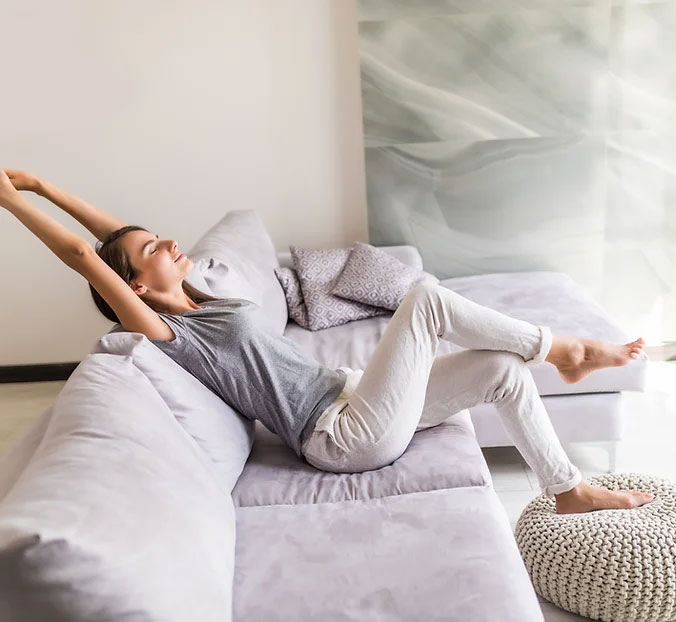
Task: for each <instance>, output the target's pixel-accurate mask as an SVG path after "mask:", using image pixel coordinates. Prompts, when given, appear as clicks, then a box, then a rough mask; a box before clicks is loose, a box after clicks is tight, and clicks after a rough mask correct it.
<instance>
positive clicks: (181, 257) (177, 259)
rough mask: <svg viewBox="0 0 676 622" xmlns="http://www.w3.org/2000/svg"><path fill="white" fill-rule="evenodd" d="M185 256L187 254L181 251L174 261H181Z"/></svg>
mask: <svg viewBox="0 0 676 622" xmlns="http://www.w3.org/2000/svg"><path fill="white" fill-rule="evenodd" d="M184 257H185V255H184V254H183V253H181V254H180V255H179V256H178V257H176V259H175V260H174V263H176V262H177V261H180V260H181V259H183V258H184Z"/></svg>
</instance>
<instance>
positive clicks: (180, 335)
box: [149, 312, 190, 345]
mask: <svg viewBox="0 0 676 622" xmlns="http://www.w3.org/2000/svg"><path fill="white" fill-rule="evenodd" d="M157 315H159V316H160V318H162V320H164V323H165V324H167V325H168V326H169V328H171V330H172V331H173V332H174V335H176V338H175V339H174V340H172V341H166V340H165V339H149V341H150V342H151V343H159V342H163V343H164V344H167V343H170V344H174V343H175V344H176V345H178V344H179V343H183V342H185V341H188V340H189V339H190V337H189V333H188V330H187V328H186V327H185V322H184V319H183V318H182V317H180V316H177V315H170V314H168V313H161V312H158V313H157Z"/></svg>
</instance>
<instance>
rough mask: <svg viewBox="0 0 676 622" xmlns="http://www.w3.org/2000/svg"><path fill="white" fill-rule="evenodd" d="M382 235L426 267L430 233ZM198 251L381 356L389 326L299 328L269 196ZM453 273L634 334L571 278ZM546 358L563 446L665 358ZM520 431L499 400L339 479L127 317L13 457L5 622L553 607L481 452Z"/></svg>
mask: <svg viewBox="0 0 676 622" xmlns="http://www.w3.org/2000/svg"><path fill="white" fill-rule="evenodd" d="M382 248H383V249H384V250H386V251H387V252H390V253H391V254H393V255H394V256H396V257H397V258H399V259H400V260H401V261H403V262H405V263H408V264H409V265H414V266H417V267H419V268H421V269H422V261H421V259H420V254H419V253H418V251H417V250H416V249H415V248H414V247H412V246H406V245H400V246H390V247H382ZM188 256H189V257H190V258H191V259H192V260H193V261H194V263H195V268H194V270H193V272H192V273H191V274H190V276H189V281H190V282H191V283H193V284H194V285H195V286H198V287H200V288H201V289H203V290H204V291H207V292H210V293H213V294H215V295H219V296H235V297H242V298H247V299H251V300H254V301H255V302H257V304H259V307H260V318H261V321H265V322H266V323H267V325H268V327H269V330H272V331H276V332H277V333H278V334H279V335H283V336H284V337H286V338H289V339H291V340H293V341H295V342H296V343H298V344H300V345H301V346H302V347H304V348H305V349H306V351H307V353H308V356H313V357H315V358H316V359H317V360H318V361H320V362H322V363H324V364H326V365H332V366H335V367H338V366H341V365H343V366H349V367H351V368H353V369H354V368H365V366H366V364H367V362H368V359H369V355H370V353H371V352H372V351H373V349H374V348H375V345H376V344H377V342H378V339H379V337H380V335H381V334H382V332H383V330H384V328H385V326H386V325H387V321H388V317H389V315H383V316H378V317H372V318H368V319H362V320H358V321H354V322H349V323H346V324H343V325H340V326H335V327H332V328H328V329H325V330H322V331H314V332H312V331H309V330H306V329H303V328H301V327H300V326H299V325H297V324H295V323H293V322H291V321H289V320H288V316H286V306H285V304H286V303H285V300H284V297H283V292H282V291H281V288H280V285H279V283H278V282H277V281H276V278H275V277H274V273H273V270H274V267H276V266H280V265H291V264H290V257H289V253H287V252H284V251H278V250H276V249H275V248H274V246H273V244H272V242H271V240H270V237H269V235H268V233H267V231H266V230H265V228H264V225H263V223H262V221H261V219H260V218H259V217H258V215H257V214H256V212H255V210H233V211H230V212H228V213H227V214H226V215H225V216H224V217H223V218H222V219H221V220H220V221H219V222H217V223H216V224H215V225H214V226H213V227H212V228H211V229H210V230H209V231H207V232H206V233H205V235H204V236H202V238H200V240H199V241H198V242H197V243H196V244H195V245H194V247H193V248H192V249H191V251H190V252H189V253H188ZM441 285H442V286H444V287H450V288H452V289H454V290H455V291H458V292H459V293H461V294H463V295H466V296H467V297H469V298H472V299H473V300H475V301H477V302H480V303H482V304H486V305H488V306H493V307H494V308H497V309H499V310H501V311H505V312H507V313H511V314H513V315H515V316H517V317H521V318H523V319H527V320H530V321H533V322H536V323H546V324H549V325H550V326H551V327H552V330H553V331H554V332H563V333H568V334H579V335H590V336H597V337H600V338H606V339H610V340H618V341H620V340H623V339H624V338H625V335H623V334H622V332H621V330H620V329H619V327H617V326H616V325H615V324H614V323H613V321H612V319H611V318H609V317H608V316H607V315H606V314H605V313H604V312H603V309H601V308H600V307H599V305H597V304H596V303H595V302H594V301H593V300H592V299H590V298H589V297H588V296H586V295H585V294H584V293H583V291H582V290H581V288H580V287H579V286H577V285H576V284H575V283H574V282H573V281H572V280H571V279H570V278H568V277H566V276H565V275H563V274H559V273H552V272H539V273H538V272H530V273H513V274H501V275H497V274H496V275H481V276H477V277H463V278H455V279H445V280H442V281H441ZM390 315H391V314H390ZM442 348H443V349H442ZM454 348H455V346H454V345H453V344H446V343H443V344H442V346H441V348H440V353H441V352H442V351H443V352H447V351H451V350H452V349H454ZM550 368H551V369H550ZM531 370H532V373H533V376H534V378H535V380H536V384H537V385H538V387H539V389H540V392H541V394H542V395H544V396H546V397H545V398H544V399H545V403H546V405H547V408H548V410H549V412H550V415H551V416H552V420H553V423H554V425H555V427H556V428H557V430H558V431H559V433H560V435H561V436H562V438H563V439H564V440H566V441H582V440H603V441H612V440H617V439H619V438H621V425H620V422H621V408H620V406H621V391H624V390H641V388H642V387H643V382H644V371H645V357H642V358H641V359H639V360H637V361H634V362H632V363H630V364H629V365H628V366H627V367H626V368H622V369H619V368H618V369H617V370H616V371H615V372H611V371H608V372H607V373H603V372H606V370H601V371H599V372H597V373H596V374H595V377H589V378H588V379H585V380H584V381H582V382H580V383H577V385H565V383H563V382H560V381H559V379H558V375H557V374H556V373H555V372H556V370H555V369H554V368H553V367H552V366H551V365H549V364H548V363H545V364H543V365H541V366H538V367H532V368H531ZM582 423H584V425H582ZM500 444H511V442H510V440H509V438H508V437H506V434H505V432H504V429H502V427H501V424H500V421H499V418H498V416H497V412H496V411H495V410H494V409H492V406H491V405H489V404H482V405H480V406H477V407H476V408H473V409H470V410H469V411H467V410H465V411H462V412H460V413H457V414H455V415H454V416H452V417H450V418H449V419H448V420H446V421H445V422H444V423H442V424H441V425H439V426H436V427H434V428H430V429H426V430H423V431H420V432H418V433H416V434H415V435H414V437H413V440H412V441H411V444H410V445H409V447H408V448H407V450H406V451H405V452H404V454H403V455H402V456H401V457H400V458H399V459H398V460H396V461H395V462H394V463H392V464H391V465H387V466H385V467H383V468H381V469H378V470H376V471H368V472H364V473H359V474H334V473H327V472H322V471H319V470H317V469H315V468H314V467H312V466H311V465H309V464H308V463H307V462H306V461H304V460H301V459H299V458H298V457H297V456H296V455H295V454H294V453H293V451H292V450H291V449H289V448H288V447H286V446H285V445H284V444H283V443H282V442H281V440H280V439H279V437H277V436H276V435H275V434H273V433H272V432H270V431H269V430H267V429H266V428H264V427H263V426H262V425H261V424H260V422H258V421H256V422H253V421H250V420H248V419H244V418H243V417H241V416H240V415H239V413H237V412H236V411H234V410H233V409H232V408H230V407H229V406H228V405H227V404H225V403H224V402H223V401H222V400H220V399H219V398H218V397H217V396H215V395H214V394H213V393H211V391H209V390H208V389H207V388H206V387H205V386H204V385H202V384H201V383H200V382H199V381H198V380H197V379H196V378H194V377H193V376H191V375H190V374H189V373H187V372H186V371H185V370H183V369H182V368H181V367H179V366H178V365H177V364H176V363H174V362H173V361H172V360H170V359H169V358H168V357H167V356H166V355H164V354H163V353H162V352H161V351H160V350H159V349H158V348H156V347H155V346H154V345H153V344H152V343H151V342H150V341H149V340H148V339H147V338H146V337H145V336H143V335H141V334H139V333H128V332H125V331H124V330H122V328H121V327H120V326H119V325H118V326H115V327H113V329H112V330H111V331H110V332H109V333H108V334H106V335H104V336H102V337H101V338H100V339H99V340H98V341H97V342H96V344H94V347H93V349H92V352H91V353H90V354H89V355H88V356H87V357H86V358H85V359H84V360H83V361H82V362H81V363H80V365H79V366H78V367H77V369H76V370H75V371H74V372H73V374H72V375H71V377H70V378H69V379H68V381H67V382H66V384H65V386H64V388H63V390H62V391H61V393H60V394H59V396H58V397H57V399H56V401H55V403H54V404H52V405H51V406H50V407H49V408H48V409H47V410H46V411H45V412H44V413H43V414H42V416H41V417H40V418H39V419H38V420H37V421H36V422H35V423H34V424H33V426H32V427H31V428H30V429H29V430H28V431H27V432H26V434H25V435H24V436H23V437H22V438H21V439H19V440H18V441H17V443H16V444H15V445H14V446H13V447H12V448H11V449H10V450H9V451H8V452H6V453H5V454H4V455H3V456H0V620H3V621H7V622H29V621H30V622H33V621H35V620H50V621H53V622H62V621H63V622H65V621H66V620H68V621H69V622H72V621H82V622H84V621H87V622H93V621H99V620H101V621H103V620H105V621H111V622H112V621H113V620H115V621H125V622H127V621H133V622H137V621H139V622H140V621H144V622H145V621H163V622H164V621H171V622H174V621H175V622H179V621H180V622H187V621H193V620H195V621H198V620H199V621H200V622H202V621H204V622H211V621H214V622H216V621H223V622H228V621H230V620H235V621H237V622H263V621H264V622H274V621H285V622H286V621H289V620H293V621H294V622H303V621H310V620H319V619H321V620H323V621H325V622H332V621H347V620H355V621H357V620H358V621H362V620H369V621H372V620H373V621H383V622H384V621H407V622H408V621H413V620H426V621H431V620H444V621H457V622H483V621H489V620H490V621H493V620H501V621H502V622H509V621H514V622H531V621H533V622H534V621H541V620H543V618H542V614H541V612H540V607H539V604H538V601H537V598H536V595H535V592H534V590H533V587H532V585H531V582H530V579H529V577H528V574H527V572H526V569H525V566H524V564H523V561H522V560H521V557H520V555H519V552H518V549H517V547H516V543H515V540H514V537H513V534H512V530H511V528H510V523H509V519H508V517H507V515H506V513H505V510H504V509H503V506H502V505H501V503H500V501H499V499H498V497H497V495H496V492H495V490H494V488H493V486H492V480H491V476H490V473H489V470H488V468H487V465H486V461H485V460H484V457H483V454H482V452H481V449H480V447H481V446H490V445H500ZM534 494H535V493H534Z"/></svg>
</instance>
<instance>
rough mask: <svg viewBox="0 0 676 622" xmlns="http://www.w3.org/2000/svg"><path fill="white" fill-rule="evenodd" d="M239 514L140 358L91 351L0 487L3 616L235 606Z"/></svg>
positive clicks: (175, 613)
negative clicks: (25, 456) (17, 469)
mask: <svg viewBox="0 0 676 622" xmlns="http://www.w3.org/2000/svg"><path fill="white" fill-rule="evenodd" d="M234 520H235V516H234V507H233V505H232V499H231V497H230V496H229V495H225V494H223V492H222V490H221V488H220V487H219V486H218V484H217V482H216V479H215V477H214V472H213V470H212V468H211V465H210V464H209V461H208V459H207V458H206V456H205V455H204V454H203V452H202V451H201V450H200V448H199V447H198V445H197V444H196V443H195V441H193V439H192V438H191V437H190V436H189V435H188V434H186V432H185V431H184V430H183V428H182V427H181V426H180V425H179V424H178V422H177V421H176V419H175V418H174V417H173V416H172V414H171V412H170V411H169V409H168V408H167V406H166V404H165V403H164V400H163V399H162V398H161V397H160V395H159V394H158V393H157V391H156V390H155V389H154V387H153V385H152V384H151V383H150V381H149V380H148V379H147V378H146V377H145V376H144V375H143V374H142V373H141V372H140V371H139V370H138V369H137V368H136V367H135V366H134V365H133V363H132V361H131V358H130V357H125V356H118V355H114V354H90V355H89V356H87V357H86V358H85V359H84V361H82V362H81V363H80V365H78V367H77V368H76V369H75V371H74V372H73V373H72V374H71V376H70V378H69V379H68V382H67V383H66V385H65V386H64V388H63V389H62V391H61V393H60V394H59V396H58V397H57V400H56V402H55V403H54V406H53V412H52V416H51V418H50V420H49V424H48V426H47V428H46V430H45V433H44V436H43V438H42V441H41V443H40V444H39V446H38V447H37V448H36V450H35V451H34V453H33V455H32V457H31V458H30V461H29V462H28V464H27V466H26V468H25V469H24V470H23V472H22V473H21V476H20V477H19V478H18V479H17V480H16V481H15V483H14V485H13V487H12V488H11V489H10V490H9V491H8V492H7V493H6V494H5V496H4V497H3V498H2V500H1V501H0V620H2V621H3V622H35V621H37V620H49V622H91V621H92V620H96V621H97V622H114V621H115V622H117V621H120V620H126V621H130V622H131V621H139V622H141V621H144V622H145V621H147V620H163V621H164V622H173V621H175V622H185V620H205V621H211V622H217V621H218V622H222V621H224V620H225V621H227V620H230V619H231V608H232V576H233V572H234V553H235V550H234V547H235V523H234Z"/></svg>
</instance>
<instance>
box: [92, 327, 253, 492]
mask: <svg viewBox="0 0 676 622" xmlns="http://www.w3.org/2000/svg"><path fill="white" fill-rule="evenodd" d="M93 352H108V353H111V354H120V355H122V356H128V357H130V358H131V360H132V362H133V363H134V365H136V367H138V369H139V370H140V371H141V372H143V374H145V375H146V376H147V378H148V379H149V380H150V382H152V384H153V386H154V387H155V389H156V390H157V392H158V393H159V394H160V395H161V396H162V399H163V400H164V401H165V402H166V404H167V406H168V407H169V410H170V411H171V413H172V414H173V415H174V417H176V420H177V421H178V422H179V423H180V424H181V426H183V429H184V430H185V431H186V432H187V433H188V434H189V435H190V436H191V437H192V438H193V439H194V440H195V441H196V442H197V444H198V445H199V446H200V448H201V449H202V451H204V453H205V455H206V456H208V457H209V459H210V460H211V461H212V463H213V465H214V468H215V470H216V473H217V477H218V482H219V484H220V485H221V486H222V488H223V491H224V493H225V494H230V491H231V490H232V488H233V486H234V485H235V482H236V481H237V478H238V477H239V475H240V473H241V472H242V469H243V468H244V464H245V462H246V461H247V458H248V457H249V454H250V453H251V448H252V447H253V442H254V422H253V421H251V420H250V419H246V418H245V417H242V415H240V414H239V413H238V412H237V411H236V410H235V409H234V408H232V407H231V406H230V405H228V404H226V403H225V402H224V401H223V400H222V399H221V398H220V397H218V396H217V395H216V394H215V393H213V392H212V391H211V390H210V389H208V388H207V387H205V386H204V385H203V384H202V383H201V382H200V381H199V380H198V379H197V378H195V376H193V375H192V374H191V373H189V372H188V371H186V370H185V369H183V368H182V367H181V366H180V365H179V364H178V363H176V362H175V361H173V360H172V359H171V358H170V357H169V356H167V355H166V353H164V352H163V351H162V350H160V349H159V348H158V347H157V346H156V345H155V344H153V343H151V342H150V341H149V340H148V338H147V337H146V336H145V335H143V334H142V333H130V332H125V331H124V330H123V329H122V327H121V326H120V325H119V324H116V325H115V326H114V327H113V328H112V329H111V331H110V333H108V334H107V335H104V336H103V337H101V338H100V339H99V340H98V342H97V343H96V344H95V346H94V350H93Z"/></svg>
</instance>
